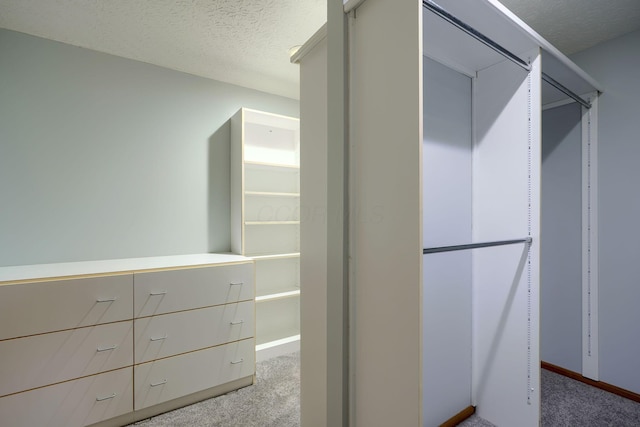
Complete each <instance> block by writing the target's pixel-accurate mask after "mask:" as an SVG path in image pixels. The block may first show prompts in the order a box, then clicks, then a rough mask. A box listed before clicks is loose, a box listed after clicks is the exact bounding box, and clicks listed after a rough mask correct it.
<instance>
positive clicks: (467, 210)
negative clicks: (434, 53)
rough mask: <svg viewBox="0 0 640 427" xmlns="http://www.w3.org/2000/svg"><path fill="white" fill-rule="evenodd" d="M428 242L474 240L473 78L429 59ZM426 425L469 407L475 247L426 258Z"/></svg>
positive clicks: (426, 100)
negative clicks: (472, 161)
mask: <svg viewBox="0 0 640 427" xmlns="http://www.w3.org/2000/svg"><path fill="white" fill-rule="evenodd" d="M423 84H424V88H423V90H424V111H423V114H424V119H423V126H424V142H423V146H422V147H423V148H422V158H423V163H422V165H423V166H422V174H423V176H422V181H423V231H422V234H423V242H424V246H425V247H437V246H447V245H456V244H466V243H470V242H471V241H472V239H471V170H472V168H471V79H470V78H469V77H466V76H464V75H462V74H460V73H457V72H455V71H453V70H451V69H449V68H447V67H445V66H444V65H441V64H440V63H438V62H436V61H434V60H432V59H428V58H426V57H425V59H424V83H423ZM423 271H424V289H423V303H422V307H423V309H422V310H423V315H422V323H423V326H422V327H423V337H424V338H423V343H422V344H423V353H422V354H423V371H422V375H423V397H422V400H423V407H424V415H423V417H424V418H423V425H424V426H427V427H430V426H438V425H440V424H442V423H443V422H445V421H447V420H448V419H449V418H451V417H453V416H454V415H456V414H457V413H458V412H460V411H462V410H463V409H465V408H466V407H468V406H469V405H471V251H457V252H445V253H439V254H428V255H424V257H423Z"/></svg>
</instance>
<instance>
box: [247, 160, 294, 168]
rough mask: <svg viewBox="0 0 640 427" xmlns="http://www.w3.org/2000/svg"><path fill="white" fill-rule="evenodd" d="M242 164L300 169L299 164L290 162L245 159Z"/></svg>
mask: <svg viewBox="0 0 640 427" xmlns="http://www.w3.org/2000/svg"><path fill="white" fill-rule="evenodd" d="M244 164H245V166H262V167H268V168H285V169H300V165H290V164H286V163H272V162H256V161H245V162H244Z"/></svg>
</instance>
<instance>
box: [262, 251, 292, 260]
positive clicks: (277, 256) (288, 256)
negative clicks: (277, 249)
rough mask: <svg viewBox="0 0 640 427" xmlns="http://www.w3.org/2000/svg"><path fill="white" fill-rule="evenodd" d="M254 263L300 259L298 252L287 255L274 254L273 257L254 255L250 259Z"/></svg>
mask: <svg viewBox="0 0 640 427" xmlns="http://www.w3.org/2000/svg"><path fill="white" fill-rule="evenodd" d="M251 258H253V259H254V260H255V261H268V260H272V259H286V258H300V252H292V253H289V254H274V255H256V256H253V257H251Z"/></svg>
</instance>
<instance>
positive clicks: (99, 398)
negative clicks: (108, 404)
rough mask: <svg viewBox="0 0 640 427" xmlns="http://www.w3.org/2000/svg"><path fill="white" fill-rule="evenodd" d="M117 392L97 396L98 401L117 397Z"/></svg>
mask: <svg viewBox="0 0 640 427" xmlns="http://www.w3.org/2000/svg"><path fill="white" fill-rule="evenodd" d="M116 396H117V394H116V393H111V394H110V395H109V396H104V397H96V402H102V401H103V400H109V399H113V398H114V397H116Z"/></svg>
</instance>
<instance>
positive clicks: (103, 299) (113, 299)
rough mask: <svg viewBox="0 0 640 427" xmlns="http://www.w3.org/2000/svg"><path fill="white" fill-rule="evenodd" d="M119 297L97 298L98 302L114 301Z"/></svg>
mask: <svg viewBox="0 0 640 427" xmlns="http://www.w3.org/2000/svg"><path fill="white" fill-rule="evenodd" d="M116 299H117V298H116V297H113V298H98V299H97V300H96V302H114V301H115V300H116Z"/></svg>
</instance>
